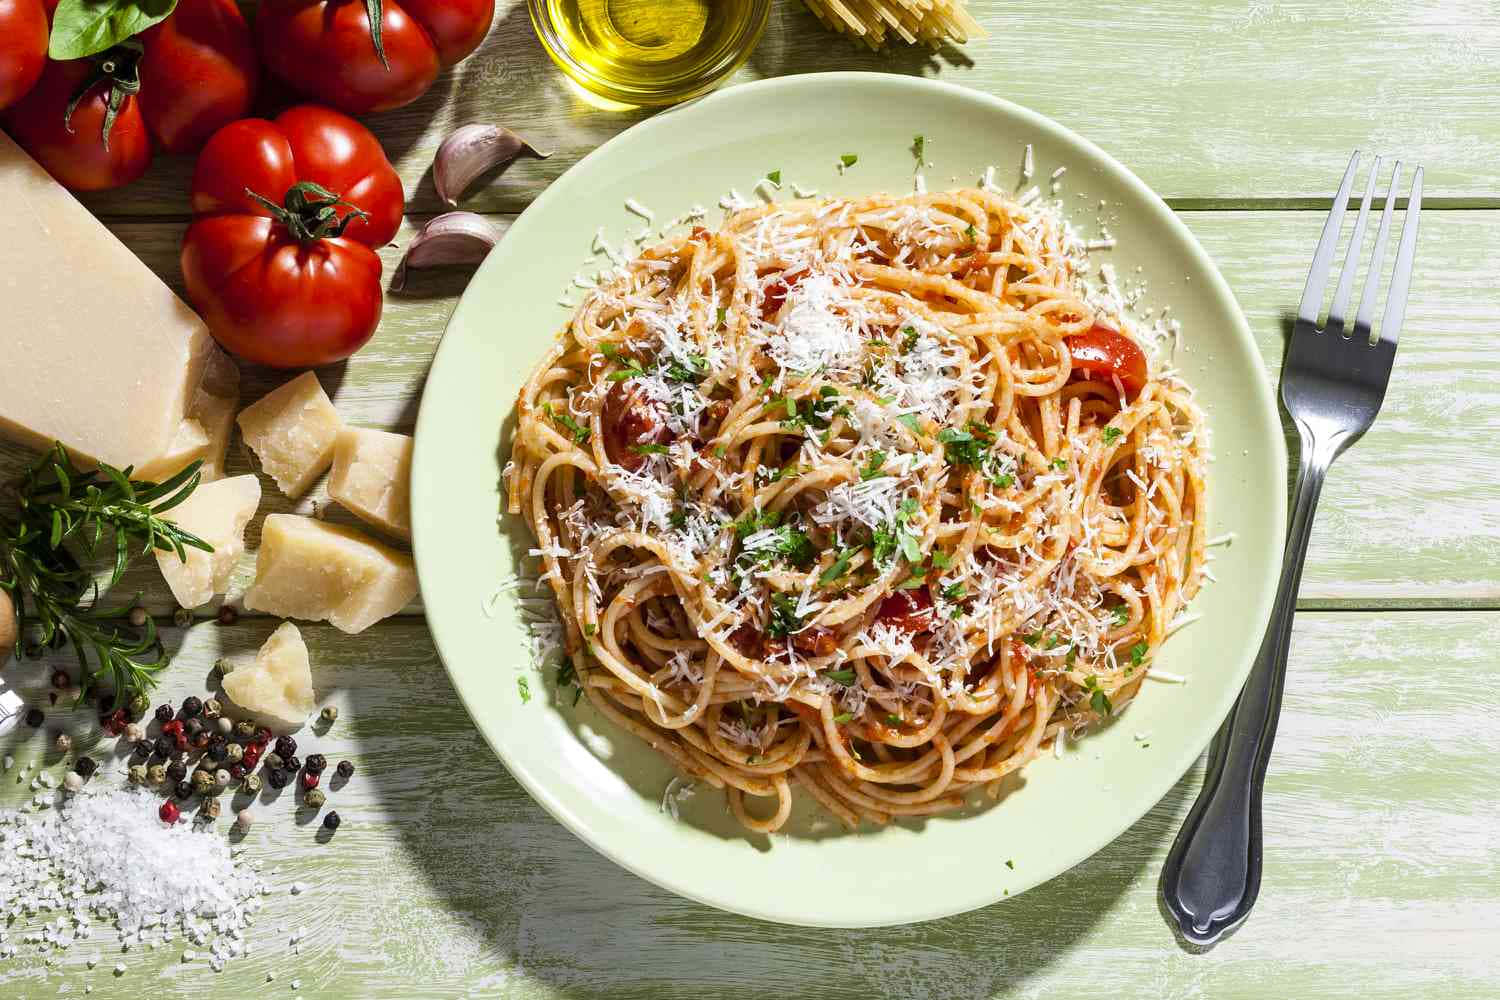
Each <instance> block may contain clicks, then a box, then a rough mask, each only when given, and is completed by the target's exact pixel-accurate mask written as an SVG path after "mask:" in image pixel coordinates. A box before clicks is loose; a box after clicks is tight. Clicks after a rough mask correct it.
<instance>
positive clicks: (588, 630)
mask: <svg viewBox="0 0 1500 1000" xmlns="http://www.w3.org/2000/svg"><path fill="white" fill-rule="evenodd" d="M597 631H599V626H598V625H595V624H594V623H593V622H584V623H583V634H584V635H587V636H592V635H593V634H594V633H595V632H597Z"/></svg>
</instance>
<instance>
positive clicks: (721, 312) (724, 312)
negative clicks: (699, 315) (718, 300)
mask: <svg viewBox="0 0 1500 1000" xmlns="http://www.w3.org/2000/svg"><path fill="white" fill-rule="evenodd" d="M728 315H729V310H728V309H726V308H724V307H723V306H720V307H719V318H718V321H717V322H718V325H719V326H723V325H724V318H725V317H726V316H728Z"/></svg>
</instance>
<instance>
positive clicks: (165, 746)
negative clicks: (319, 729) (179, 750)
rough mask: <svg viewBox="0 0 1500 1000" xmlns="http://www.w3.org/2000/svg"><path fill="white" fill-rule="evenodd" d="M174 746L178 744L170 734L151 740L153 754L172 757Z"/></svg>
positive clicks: (154, 755)
mask: <svg viewBox="0 0 1500 1000" xmlns="http://www.w3.org/2000/svg"><path fill="white" fill-rule="evenodd" d="M174 746H176V744H175V743H173V742H172V738H171V737H170V736H165V735H163V736H158V737H157V738H156V739H155V740H152V741H151V755H152V756H153V757H162V758H166V757H170V756H172V747H174Z"/></svg>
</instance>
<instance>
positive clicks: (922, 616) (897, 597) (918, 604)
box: [875, 587, 933, 633]
mask: <svg viewBox="0 0 1500 1000" xmlns="http://www.w3.org/2000/svg"><path fill="white" fill-rule="evenodd" d="M932 618H933V610H932V595H931V594H929V593H928V592H927V588H926V587H916V588H913V589H912V590H898V591H896V592H895V593H894V594H892V595H890V596H889V597H887V598H886V599H885V600H883V601H881V602H880V610H879V611H877V612H876V613H875V622H876V624H878V625H889V626H890V627H891V628H894V629H900V630H901V631H903V632H913V633H915V632H926V631H927V630H928V629H930V628H932Z"/></svg>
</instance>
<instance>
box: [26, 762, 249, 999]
mask: <svg viewBox="0 0 1500 1000" xmlns="http://www.w3.org/2000/svg"><path fill="white" fill-rule="evenodd" d="M158 805H159V803H158V802H157V800H156V799H154V798H153V797H152V796H150V795H149V794H146V793H144V792H139V791H134V790H129V789H112V790H109V791H99V792H93V793H89V792H85V793H83V794H80V795H75V796H73V798H72V799H71V800H69V801H68V802H67V803H66V804H64V806H63V807H62V808H61V809H59V810H57V811H56V812H48V813H46V814H41V813H31V812H12V811H8V810H7V811H0V959H4V958H11V957H14V956H15V955H16V954H17V953H18V952H19V951H20V950H21V947H22V946H29V945H35V946H36V948H37V953H38V954H48V953H51V952H55V951H61V950H62V949H64V948H67V947H69V946H71V945H73V944H75V943H77V942H81V941H85V940H88V939H90V938H93V937H94V936H95V934H96V928H97V925H99V924H103V925H106V926H109V927H112V928H113V929H114V931H115V933H116V934H117V936H118V938H119V941H120V944H121V949H122V950H125V951H128V950H130V949H131V948H132V947H134V946H137V945H142V944H144V945H145V946H147V947H155V946H157V945H160V944H167V943H169V942H171V941H173V940H174V939H176V938H177V937H178V936H181V937H182V938H184V939H186V940H187V941H188V942H191V943H192V944H193V945H196V946H198V947H200V948H206V949H207V955H206V956H205V957H207V959H208V961H209V964H210V965H211V966H213V968H214V969H215V970H216V971H217V970H219V969H222V968H223V966H224V963H225V962H226V961H227V960H229V959H231V958H235V957H237V956H239V955H242V954H244V951H245V937H244V935H245V928H246V926H247V925H248V924H249V923H250V921H251V919H252V917H253V914H254V913H255V912H256V911H257V910H259V909H260V903H261V896H262V895H264V893H265V892H266V888H265V885H264V883H263V882H262V881H261V879H260V877H259V875H258V874H257V873H256V872H255V870H254V869H253V868H252V867H251V866H250V865H248V864H244V863H242V862H240V861H238V860H236V859H235V857H234V856H233V855H232V854H231V852H230V849H229V844H228V842H227V841H226V840H225V839H224V837H223V836H221V835H219V834H217V833H214V832H212V831H210V830H203V829H194V828H193V827H192V825H191V824H189V823H179V824H177V825H175V826H168V825H166V824H165V823H163V822H162V821H161V820H160V819H159V818H158V817H157V809H158ZM39 920H40V921H42V922H41V923H40V925H38V921H39ZM9 925H19V926H20V927H23V928H25V929H24V930H16V931H14V932H13V931H10V930H8V927H9ZM11 933H14V934H15V935H16V938H17V940H16V941H14V942H13V941H11V940H9V935H10V934H11Z"/></svg>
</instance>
